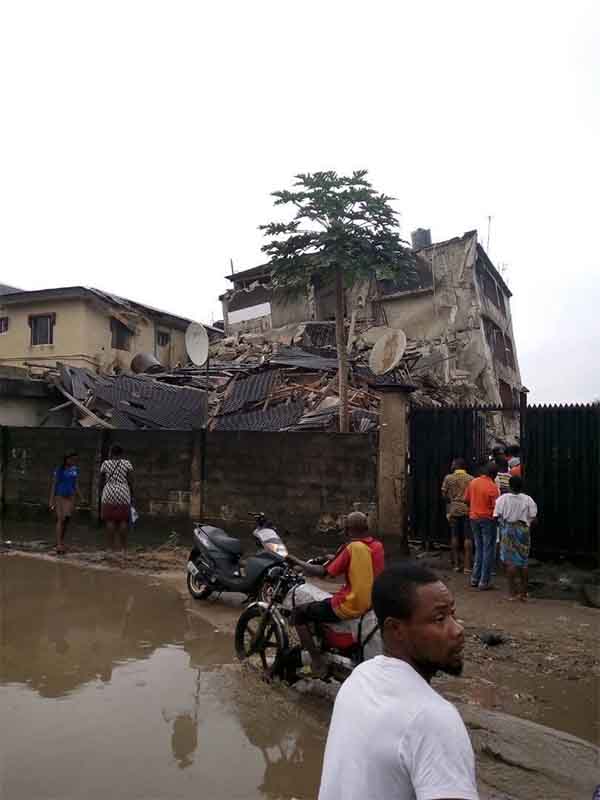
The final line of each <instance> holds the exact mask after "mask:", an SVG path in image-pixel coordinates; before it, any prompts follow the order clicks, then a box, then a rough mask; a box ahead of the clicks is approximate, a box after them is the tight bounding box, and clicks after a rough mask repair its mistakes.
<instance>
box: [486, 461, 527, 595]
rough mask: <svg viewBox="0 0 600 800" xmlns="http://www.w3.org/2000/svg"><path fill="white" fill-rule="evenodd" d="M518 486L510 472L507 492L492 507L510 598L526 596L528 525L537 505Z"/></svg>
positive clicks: (520, 484)
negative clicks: (498, 530) (497, 525)
mask: <svg viewBox="0 0 600 800" xmlns="http://www.w3.org/2000/svg"><path fill="white" fill-rule="evenodd" d="M522 489H523V481H522V480H521V478H520V477H519V476H518V475H513V476H512V478H511V479H510V493H509V494H503V495H502V497H499V498H498V500H496V508H495V511H494V516H495V517H496V518H497V519H498V522H499V523H500V558H501V559H502V563H503V564H504V566H505V568H506V574H507V576H508V587H509V593H510V599H511V600H516V599H517V598H519V599H520V600H527V579H528V565H529V549H530V546H531V537H530V533H529V529H530V527H531V524H532V522H534V520H535V519H536V518H537V505H536V504H535V502H534V501H533V500H532V499H531V497H529V495H528V494H525V493H524V492H523V491H522Z"/></svg>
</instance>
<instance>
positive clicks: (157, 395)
mask: <svg viewBox="0 0 600 800" xmlns="http://www.w3.org/2000/svg"><path fill="white" fill-rule="evenodd" d="M62 379H63V384H64V385H65V388H66V390H67V391H68V392H69V393H70V394H72V395H73V396H74V397H75V398H76V399H77V400H80V401H83V400H86V399H87V398H88V396H89V395H90V393H91V394H92V395H93V396H94V398H95V401H96V402H99V403H100V404H101V406H102V407H103V408H104V409H105V411H108V410H111V417H110V420H111V423H112V424H113V425H115V426H116V427H123V428H171V429H176V430H191V429H196V428H201V427H203V426H204V425H206V420H207V417H208V399H207V395H206V392H203V391H201V390H199V389H191V388H189V387H179V386H169V385H168V384H164V383H159V382H158V381H155V380H153V379H152V378H150V377H147V376H141V375H135V376H132V375H115V376H114V377H113V376H106V375H94V374H93V373H91V372H88V371H87V370H84V369H78V368H75V367H65V368H64V369H63V371H62Z"/></svg>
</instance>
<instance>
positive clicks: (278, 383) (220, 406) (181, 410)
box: [45, 322, 481, 432]
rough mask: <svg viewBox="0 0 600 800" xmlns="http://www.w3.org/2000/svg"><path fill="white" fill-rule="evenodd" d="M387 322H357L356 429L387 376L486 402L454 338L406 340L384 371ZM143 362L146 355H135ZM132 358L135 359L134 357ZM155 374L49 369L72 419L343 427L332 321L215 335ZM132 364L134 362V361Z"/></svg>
mask: <svg viewBox="0 0 600 800" xmlns="http://www.w3.org/2000/svg"><path fill="white" fill-rule="evenodd" d="M386 331H387V329H386V328H374V327H371V328H367V329H365V330H362V331H361V330H360V329H353V331H352V335H349V339H350V352H349V392H348V405H349V416H350V428H351V430H352V431H353V432H368V431H372V430H376V429H377V427H378V424H379V402H380V400H379V397H380V396H379V393H378V392H377V385H378V383H380V382H381V381H382V380H383V382H385V383H389V381H390V380H394V381H396V382H398V383H402V384H411V385H413V386H415V387H416V390H415V391H414V392H413V394H412V396H411V397H412V402H413V403H414V404H415V405H418V406H429V407H438V406H439V407H441V406H448V405H460V404H464V403H477V402H480V401H481V397H480V395H479V391H478V389H477V387H476V386H474V385H473V384H470V383H469V382H468V380H467V376H466V374H465V376H464V379H463V377H462V376H461V375H459V374H457V372H456V370H453V373H452V379H451V380H449V379H448V368H447V365H448V361H449V359H451V358H452V357H453V353H455V352H456V347H457V346H458V344H456V343H455V344H454V345H452V344H451V345H450V346H449V345H448V342H445V341H442V340H440V342H439V343H436V342H433V343H432V342H430V341H427V342H418V341H409V342H408V344H407V347H406V350H405V352H404V356H403V358H402V360H401V362H400V364H399V366H398V367H397V368H396V370H395V371H394V372H393V373H392V374H389V375H386V376H385V377H384V378H383V379H382V378H378V377H377V376H376V375H374V374H373V373H372V372H371V370H370V368H369V355H370V352H371V349H372V347H373V345H374V344H375V343H376V342H377V341H378V338H380V337H381V336H382V335H384V334H385V332H386ZM136 358H137V359H138V361H139V360H140V358H141V363H143V357H141V356H137V357H136ZM135 361H136V359H134V362H135ZM151 362H152V366H151V374H120V375H97V374H95V373H92V372H90V371H88V370H85V369H80V368H75V367H68V366H60V367H57V368H56V369H55V370H50V371H48V372H47V373H46V376H45V377H46V379H47V380H49V381H50V382H51V383H52V384H53V385H54V386H55V387H56V390H57V392H59V393H60V394H61V395H62V397H63V398H64V400H65V402H64V403H61V404H60V405H59V406H57V408H56V409H54V410H58V409H61V410H64V409H65V408H70V409H72V411H73V424H75V425H80V426H82V427H103V428H125V429H130V430H139V429H152V428H171V429H179V430H191V429H195V428H202V427H208V428H209V429H210V430H215V431H311V430H318V431H335V430H337V429H338V416H339V395H338V361H337V351H336V347H335V325H334V323H331V322H307V323H303V324H301V325H290V326H287V327H286V328H282V329H279V330H276V331H268V332H266V333H265V334H247V335H238V336H235V337H229V338H225V339H222V340H220V341H215V342H213V343H212V344H211V346H210V355H209V360H208V362H207V364H206V365H205V366H204V367H194V366H186V367H178V368H176V369H173V370H162V371H161V369H160V366H159V365H157V363H156V360H155V359H154V360H153V359H149V363H151ZM133 367H134V368H137V366H136V364H135V363H133Z"/></svg>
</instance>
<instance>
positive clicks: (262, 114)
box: [0, 0, 600, 403]
mask: <svg viewBox="0 0 600 800" xmlns="http://www.w3.org/2000/svg"><path fill="white" fill-rule="evenodd" d="M598 41H600V4H598V3H597V2H595V1H594V0H589V2H587V1H586V0H569V2H557V0H543V1H539V2H538V0H528V1H527V2H523V1H522V0H521V1H520V2H513V0H504V2H499V1H498V2H481V0H477V2H468V1H467V0H453V1H452V2H448V1H447V0H414V2H413V1H412V0H411V1H410V2H408V1H405V2H401V1H398V0H396V2H393V1H392V0H389V1H388V2H380V1H379V0H370V2H369V3H365V2H364V0H361V2H354V0H344V2H338V0H326V2H323V0H321V2H315V1H314V0H304V2H303V3H301V4H298V3H283V2H281V0H279V2H271V0H255V2H253V3H248V2H247V1H246V2H235V1H234V0H230V2H221V3H200V2H198V0H194V2H188V1H187V0H175V1H174V2H173V1H171V2H166V0H163V1H161V2H157V1H156V0H141V1H139V0H117V1H116V2H115V0H103V2H101V3H100V2H90V0H74V1H71V0H53V2H51V3H49V2H47V0H41V2H40V1H39V0H4V2H3V3H2V4H0V109H1V115H2V123H1V124H0V264H1V269H0V282H4V283H9V284H14V285H17V286H19V287H21V288H24V289H37V288H48V287H53V286H68V285H81V284H83V285H91V286H96V287H98V288H102V289H105V290H108V291H112V292H114V293H117V294H120V295H123V296H125V297H130V298H132V299H135V300H138V301H140V302H144V303H147V304H150V305H153V306H157V307H160V308H164V309H166V310H169V311H171V312H172V313H175V314H179V315H182V316H186V317H190V318H192V319H195V320H199V321H203V322H208V323H210V322H211V321H213V320H216V319H220V318H221V309H220V303H219V301H218V296H219V294H221V293H222V292H223V291H224V290H225V289H226V288H227V283H228V282H227V281H226V280H225V275H226V274H227V273H228V272H229V271H230V259H232V260H233V263H234V266H235V269H236V270H241V269H245V268H248V267H252V266H255V265H257V264H258V263H261V260H262V255H261V251H260V247H261V244H262V237H261V234H260V232H259V231H258V226H259V225H260V224H261V223H264V222H268V221H270V220H271V219H272V218H273V216H274V214H273V210H272V198H271V197H270V192H272V191H274V190H276V189H282V188H287V187H288V186H289V185H290V184H291V181H292V179H293V176H294V175H295V174H296V173H299V172H313V171H316V170H321V169H334V170H337V171H338V172H341V173H346V172H348V171H351V170H353V169H361V168H364V169H368V170H369V176H370V179H371V180H372V182H373V184H374V185H375V187H376V188H377V189H379V190H381V191H383V192H385V193H386V194H389V195H392V196H393V197H394V198H396V200H395V206H396V208H397V209H398V211H399V212H400V214H401V217H400V220H401V229H402V234H403V235H404V237H405V238H407V239H409V238H410V232H411V230H413V229H414V228H416V227H428V228H431V230H432V236H433V239H434V241H441V240H443V239H446V238H451V237H452V236H457V235H462V233H464V232H465V231H467V230H472V229H474V228H477V229H478V230H479V231H480V234H481V237H482V242H483V244H484V246H485V244H486V243H487V239H488V217H490V216H491V218H492V220H491V227H490V228H489V241H490V247H489V252H490V256H491V258H492V260H493V261H494V262H495V264H496V265H497V266H498V267H499V268H500V269H501V270H502V271H503V274H504V276H505V279H506V281H507V282H508V284H509V286H510V288H511V290H512V291H513V294H514V297H513V300H512V311H513V318H514V326H515V337H516V347H517V353H518V357H519V361H520V366H521V373H522V379H523V382H524V383H525V385H526V386H527V387H528V388H529V389H530V390H531V395H530V402H540V403H565V402H586V401H591V400H593V399H594V398H598V397H600V358H599V357H598V355H597V349H598V345H599V344H600V269H599V256H598V251H597V248H596V247H595V244H594V242H595V236H594V230H595V224H596V221H597V214H598V206H599V204H598V191H599V189H598V187H599V186H600V158H599V153H600V148H599V142H600V100H599V98H600V47H599V46H598Z"/></svg>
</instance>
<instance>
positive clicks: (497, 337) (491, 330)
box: [483, 317, 516, 369]
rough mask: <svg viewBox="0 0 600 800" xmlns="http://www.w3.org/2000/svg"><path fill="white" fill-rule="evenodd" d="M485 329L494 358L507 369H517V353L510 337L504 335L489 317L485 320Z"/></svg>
mask: <svg viewBox="0 0 600 800" xmlns="http://www.w3.org/2000/svg"><path fill="white" fill-rule="evenodd" d="M483 327H484V330H485V338H486V339H487V341H488V344H489V346H490V350H491V351H492V354H493V356H494V358H495V359H496V360H497V361H499V362H500V363H501V364H504V366H505V367H510V369H515V366H516V365H515V353H514V349H513V343H512V340H511V338H510V336H509V335H508V334H507V333H502V331H501V330H500V328H499V327H498V326H497V325H496V324H495V323H494V322H492V320H491V319H488V318H487V317H484V318H483Z"/></svg>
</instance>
